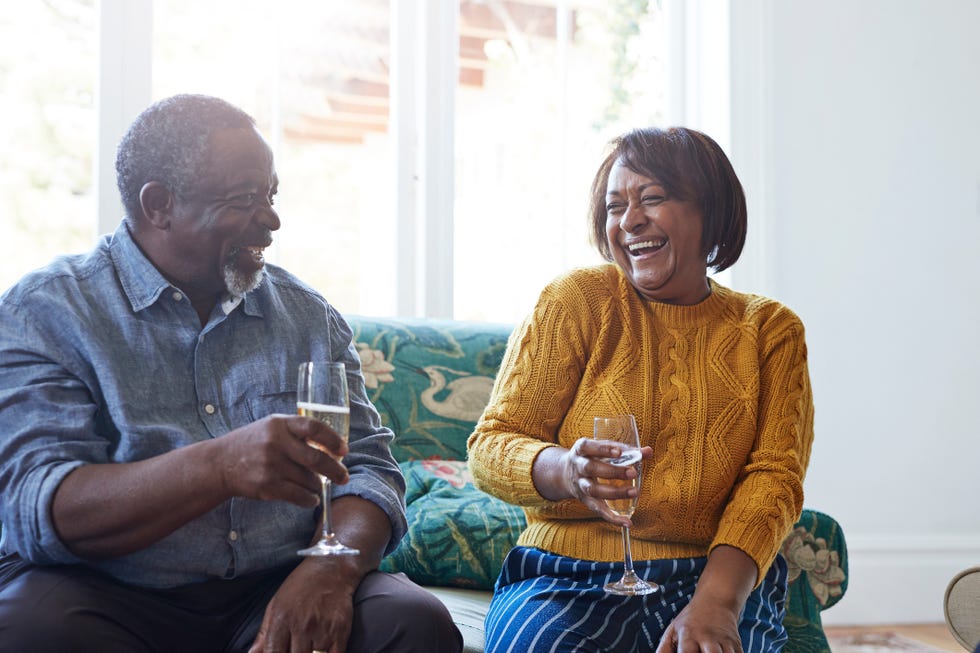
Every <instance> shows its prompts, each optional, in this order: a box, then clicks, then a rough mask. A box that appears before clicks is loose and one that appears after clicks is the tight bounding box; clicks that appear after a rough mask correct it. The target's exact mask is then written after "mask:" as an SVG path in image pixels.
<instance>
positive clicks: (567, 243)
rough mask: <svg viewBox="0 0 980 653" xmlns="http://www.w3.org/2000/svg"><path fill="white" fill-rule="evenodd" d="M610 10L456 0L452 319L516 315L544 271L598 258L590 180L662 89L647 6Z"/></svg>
mask: <svg viewBox="0 0 980 653" xmlns="http://www.w3.org/2000/svg"><path fill="white" fill-rule="evenodd" d="M562 4H564V5H566V6H567V7H568V9H567V10H564V11H563V10H562V9H561V8H560V7H559V6H556V5H562ZM610 4H612V3H610ZM615 5H616V8H615V10H613V9H612V8H611V7H610V6H609V5H608V4H607V3H594V2H590V3H573V2H568V3H556V2H552V3H544V2H540V1H534V2H495V3H483V2H477V1H475V0H474V1H472V2H470V1H464V2H462V3H461V4H460V66H461V71H460V85H459V89H458V92H457V102H456V110H457V116H456V214H455V223H454V224H455V253H456V261H455V284H456V286H455V314H456V316H457V317H458V318H464V319H484V320H491V321H508V322H513V321H517V320H520V319H521V318H522V317H523V316H524V315H525V314H526V313H527V312H528V311H530V309H531V308H532V306H533V304H534V301H535V299H536V298H537V295H538V293H539V292H540V290H541V288H542V287H543V286H544V285H545V284H546V283H547V282H548V281H550V280H551V279H552V278H553V277H554V276H556V275H557V274H559V273H561V272H563V271H565V270H568V269H570V268H571V267H574V266H578V265H591V264H594V263H598V262H600V260H601V259H600V258H599V255H598V254H597V253H595V251H594V250H593V249H592V247H591V246H590V245H589V242H588V233H589V227H588V223H587V218H586V213H587V209H588V199H589V185H590V184H591V181H592V176H593V174H594V173H595V170H596V169H597V168H598V166H599V163H600V161H601V160H602V157H603V155H604V147H605V144H606V143H607V142H608V141H609V139H610V138H612V137H613V136H616V135H618V134H619V133H621V132H623V131H625V130H627V129H630V128H633V127H638V126H646V125H652V124H655V123H660V122H662V115H663V110H664V89H665V87H666V83H665V74H666V70H665V67H664V65H663V64H664V55H665V53H666V47H665V43H664V38H663V32H662V16H661V13H660V10H659V7H658V3H656V2H647V1H645V0H640V1H636V0H629V1H628V0H623V1H619V2H616V3H615Z"/></svg>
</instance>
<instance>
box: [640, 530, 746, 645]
mask: <svg viewBox="0 0 980 653" xmlns="http://www.w3.org/2000/svg"><path fill="white" fill-rule="evenodd" d="M757 575H758V569H757V567H756V564H755V561H754V560H752V558H750V557H749V556H748V555H747V554H746V553H745V552H743V551H741V550H739V549H736V548H735V547H733V546H729V545H727V544H721V545H719V546H716V547H715V548H714V549H712V550H711V553H709V554H708V562H707V564H706V565H705V567H704V571H703V572H701V577H700V578H699V579H698V583H697V587H696V588H695V590H694V596H693V597H692V598H691V602H690V603H688V604H687V606H685V607H684V609H683V610H681V611H680V614H678V615H677V617H676V618H675V619H674V620H673V621H672V622H671V623H670V625H669V626H667V630H665V631H664V635H663V637H662V638H661V639H660V646H658V647H657V653H672V652H673V651H677V653H698V651H718V652H719V653H742V639H741V637H740V636H739V634H738V620H739V618H740V616H741V614H742V610H743V609H744V608H745V601H746V599H747V598H748V596H749V594H750V593H751V592H752V588H753V587H754V586H755V581H756V576H757Z"/></svg>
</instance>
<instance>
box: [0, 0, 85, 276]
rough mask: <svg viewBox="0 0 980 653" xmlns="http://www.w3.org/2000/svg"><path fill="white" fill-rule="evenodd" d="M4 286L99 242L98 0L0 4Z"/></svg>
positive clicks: (1, 261)
mask: <svg viewBox="0 0 980 653" xmlns="http://www.w3.org/2000/svg"><path fill="white" fill-rule="evenodd" d="M0 34H2V35H3V37H2V38H0V116H3V120H0V143H2V144H3V151H4V155H3V157H0V215H2V216H3V219H2V222H3V233H4V250H5V253H4V256H3V257H2V258H0V292H2V291H3V290H4V289H6V288H7V287H8V286H10V285H11V284H12V283H14V282H15V281H17V279H19V278H20V277H21V276H23V275H24V273H26V272H28V271H29V270H32V269H34V268H37V267H40V266H41V265H44V264H46V263H47V262H48V261H50V260H51V258H53V257H54V256H56V255H58V254H65V253H70V252H83V251H86V250H88V249H90V248H91V247H92V246H93V243H94V241H95V231H96V220H95V203H94V200H93V196H92V160H93V156H94V153H95V125H96V120H95V113H94V108H93V89H94V86H95V70H96V52H97V45H96V30H95V9H94V6H93V0H58V1H55V0H51V1H49V2H24V3H18V4H17V7H16V9H13V8H9V7H8V9H7V11H4V12H0Z"/></svg>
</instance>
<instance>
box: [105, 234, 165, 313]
mask: <svg viewBox="0 0 980 653" xmlns="http://www.w3.org/2000/svg"><path fill="white" fill-rule="evenodd" d="M109 255H110V256H111V257H112V262H113V265H115V267H116V271H117V273H118V275H119V283H121V284H122V287H123V292H125V293H126V297H127V298H128V299H129V303H130V305H131V306H132V307H133V310H134V311H142V310H143V309H144V308H146V307H147V306H150V305H152V304H153V303H154V302H156V300H157V299H158V298H159V297H160V295H161V293H163V291H165V290H167V289H168V288H171V287H172V286H171V284H170V282H169V281H167V280H166V279H165V278H164V276H163V275H162V274H160V271H159V270H157V269H156V267H155V266H154V265H153V263H151V262H150V259H148V258H146V255H145V254H143V251H142V250H140V248H139V246H138V245H137V244H136V241H134V240H133V236H132V235H131V234H130V233H129V228H128V227H127V226H126V222H125V221H123V222H121V223H120V224H119V227H118V228H117V229H116V232H115V233H114V234H113V235H112V239H111V240H110V242H109Z"/></svg>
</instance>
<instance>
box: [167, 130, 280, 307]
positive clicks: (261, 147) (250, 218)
mask: <svg viewBox="0 0 980 653" xmlns="http://www.w3.org/2000/svg"><path fill="white" fill-rule="evenodd" d="M278 183H279V180H278V177H277V176H276V170H275V166H274V164H273V160H272V150H271V149H269V146H268V145H267V144H266V143H265V141H264V140H262V137H261V136H259V134H258V132H256V131H255V130H254V129H252V128H248V129H225V130H222V131H218V132H215V133H214V134H213V135H212V136H211V141H210V152H209V154H208V157H207V162H206V165H205V167H204V171H203V174H202V175H201V178H200V179H199V180H198V183H197V186H196V188H195V190H194V191H193V192H192V193H190V197H177V198H175V199H174V209H173V217H172V220H171V223H170V232H169V233H168V238H167V241H166V247H167V249H168V250H169V251H168V260H169V261H171V262H172V264H171V265H170V266H169V267H170V268H171V269H169V270H168V271H167V272H168V273H169V276H170V277H171V280H172V281H174V282H176V284H177V285H178V286H179V287H181V288H182V289H184V290H185V291H186V292H199V293H220V292H223V291H228V292H230V293H232V294H235V295H240V294H242V293H244V292H247V291H248V290H252V289H253V288H255V287H256V286H258V284H259V283H260V282H261V280H262V269H263V267H264V266H265V258H264V257H263V250H264V249H265V248H266V247H268V246H269V245H271V244H272V232H273V231H275V230H277V229H279V225H280V223H279V216H278V215H277V214H276V211H275V210H274V209H273V207H272V203H273V197H274V196H275V194H276V191H277V187H278Z"/></svg>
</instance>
